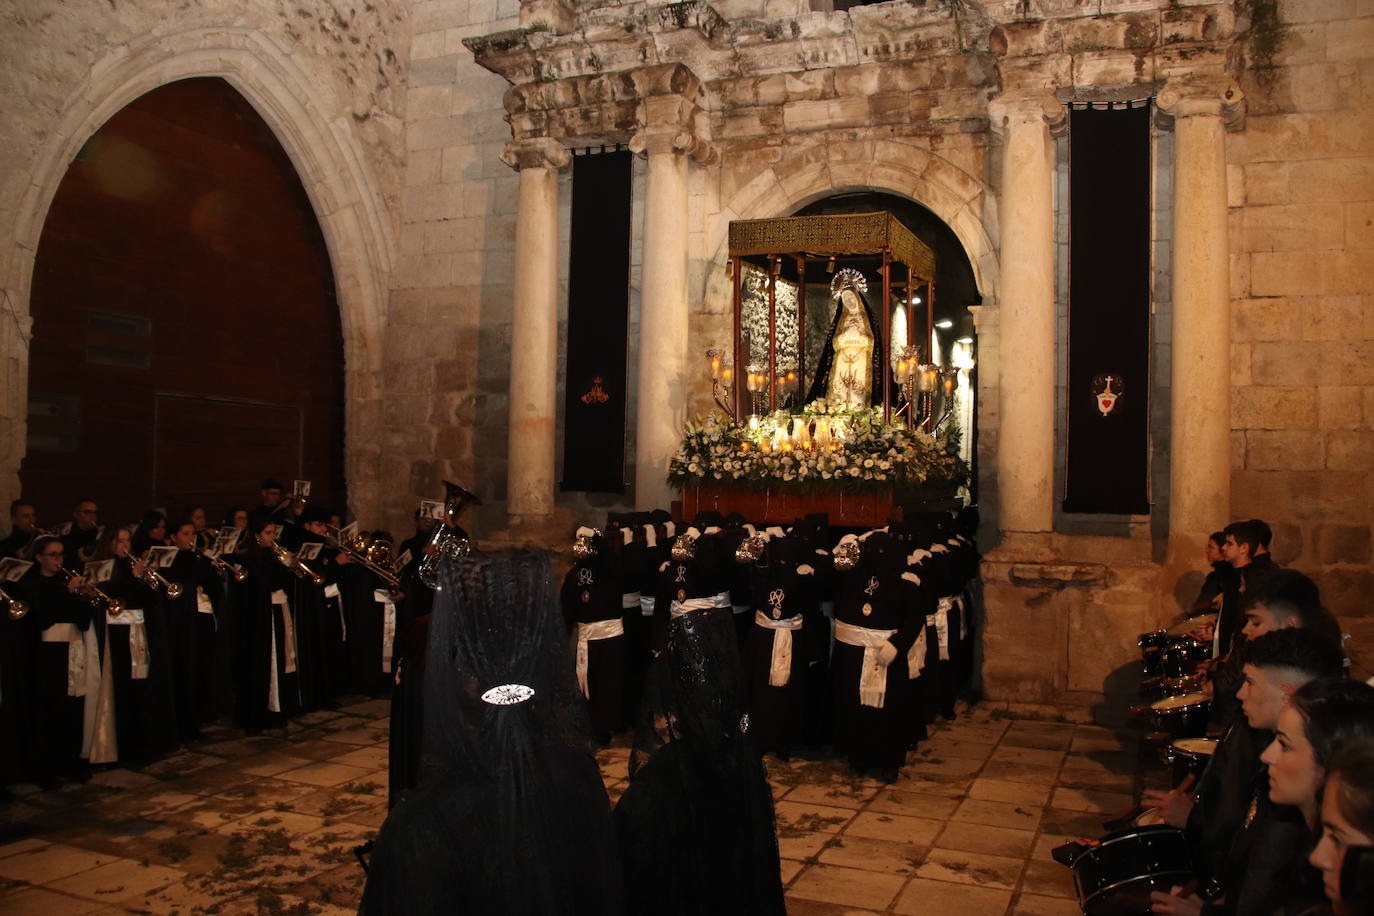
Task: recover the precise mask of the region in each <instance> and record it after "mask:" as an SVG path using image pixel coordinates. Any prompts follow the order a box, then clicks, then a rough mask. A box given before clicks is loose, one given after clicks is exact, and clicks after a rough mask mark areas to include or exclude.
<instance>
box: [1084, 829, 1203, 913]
mask: <svg viewBox="0 0 1374 916" xmlns="http://www.w3.org/2000/svg"><path fill="white" fill-rule="evenodd" d="M1072 869H1073V883H1074V886H1075V887H1076V888H1077V889H1078V900H1079V903H1080V904H1081V905H1082V907H1083V913H1084V916H1127V914H1130V916H1135V914H1140V913H1148V912H1150V892H1151V891H1155V890H1159V891H1165V892H1168V890H1169V889H1170V888H1172V887H1174V886H1175V885H1179V884H1184V883H1186V882H1187V881H1188V880H1190V879H1191V878H1192V876H1193V868H1192V861H1191V857H1190V855H1189V853H1188V841H1187V840H1186V839H1184V836H1183V831H1182V830H1178V829H1176V828H1174V827H1164V826H1158V827H1132V828H1130V829H1128V830H1122V831H1120V832H1118V833H1109V834H1107V835H1106V836H1105V837H1103V838H1102V840H1101V841H1100V842H1099V843H1098V845H1097V846H1093V847H1090V848H1088V849H1087V850H1085V851H1084V852H1082V853H1081V854H1080V855H1079V856H1078V858H1076V859H1074V862H1073V866H1072Z"/></svg>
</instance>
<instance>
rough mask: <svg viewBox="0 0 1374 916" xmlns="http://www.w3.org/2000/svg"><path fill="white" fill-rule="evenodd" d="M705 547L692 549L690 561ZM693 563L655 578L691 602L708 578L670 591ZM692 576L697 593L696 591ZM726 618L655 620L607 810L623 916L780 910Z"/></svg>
mask: <svg viewBox="0 0 1374 916" xmlns="http://www.w3.org/2000/svg"><path fill="white" fill-rule="evenodd" d="M702 540H703V541H705V540H709V539H708V538H703V539H702ZM704 547H706V545H704V544H702V543H701V541H699V542H698V545H697V551H698V558H699V559H702V556H701V555H702V553H703V552H704V551H703V548H704ZM705 552H709V548H707V550H706V551H705ZM705 559H707V562H708V563H709V562H710V559H709V558H705ZM692 565H694V564H692V563H690V562H689V563H679V562H678V561H671V563H670V567H669V569H668V570H667V571H665V575H664V577H663V578H664V579H666V580H667V581H668V582H669V583H670V584H672V585H674V586H677V587H678V588H683V589H684V590H685V591H687V592H688V594H689V597H690V593H691V592H692V591H697V592H699V593H703V592H705V591H708V590H709V589H710V588H713V587H717V584H718V583H713V584H707V583H709V581H710V577H709V574H708V575H705V576H702V575H700V574H698V576H697V577H693V576H692V575H688V576H687V577H686V578H687V580H688V583H687V584H686V586H685V587H684V586H683V584H682V583H679V582H677V578H678V576H677V567H678V566H688V567H690V566H692ZM694 578H696V579H697V582H698V586H701V585H705V588H701V587H698V588H695V589H694V588H693V587H692V580H693V579H694ZM671 594H672V595H674V596H676V595H677V594H678V592H677V591H674V592H672V593H671ZM669 600H670V602H671V601H672V600H676V599H675V598H670V599H669ZM731 618H732V614H731V610H730V608H729V607H723V608H703V609H698V610H690V611H687V612H686V613H679V614H674V615H672V616H665V617H664V618H663V619H660V618H659V617H658V616H657V615H656V616H655V626H656V629H657V635H656V639H657V652H656V654H655V655H654V657H653V661H652V662H651V664H650V668H649V675H648V679H647V681H646V684H645V697H644V706H643V714H642V716H641V719H640V722H639V726H638V729H637V731H636V736H635V748H634V752H633V754H632V756H631V760H630V785H629V787H628V788H627V789H626V790H625V793H624V794H623V795H622V796H621V798H620V801H619V803H618V804H617V805H616V809H615V826H616V833H617V836H618V838H619V842H620V856H621V863H622V868H623V874H624V881H625V911H626V912H627V913H635V914H640V913H657V914H667V916H678V914H681V916H716V914H751V916H753V914H759V916H775V914H778V916H780V914H782V913H785V912H786V908H785V905H784V903H783V895H782V882H781V878H780V874H779V863H778V845H777V839H776V835H775V823H774V814H773V799H772V794H771V791H770V790H769V787H768V781H767V778H766V775H765V773H764V769H763V764H762V761H761V759H760V757H759V753H758V749H757V748H756V747H755V746H754V744H753V742H752V740H751V738H750V733H749V729H750V717H749V716H748V715H747V713H746V691H747V688H746V684H745V679H744V673H743V670H742V667H741V664H740V659H739V650H738V641H737V638H736V636H735V628H734V621H733V620H732V619H731ZM660 624H662V628H661V629H660V628H658V627H659V625H660Z"/></svg>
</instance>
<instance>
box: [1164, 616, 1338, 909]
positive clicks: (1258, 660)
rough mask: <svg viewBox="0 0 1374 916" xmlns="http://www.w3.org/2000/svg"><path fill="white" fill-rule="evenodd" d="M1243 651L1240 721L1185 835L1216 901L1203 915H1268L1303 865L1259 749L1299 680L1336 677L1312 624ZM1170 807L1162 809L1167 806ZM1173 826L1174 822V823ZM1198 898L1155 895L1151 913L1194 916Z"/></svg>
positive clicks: (1331, 650)
mask: <svg viewBox="0 0 1374 916" xmlns="http://www.w3.org/2000/svg"><path fill="white" fill-rule="evenodd" d="M1242 651H1243V655H1242V665H1243V667H1242V670H1243V672H1244V678H1245V681H1244V684H1243V685H1242V686H1241V688H1240V691H1239V700H1240V703H1241V708H1242V709H1243V711H1244V716H1243V718H1242V719H1239V720H1237V722H1236V723H1235V724H1234V725H1233V726H1232V727H1231V729H1230V730H1229V731H1228V732H1227V734H1226V736H1225V737H1224V738H1223V739H1222V742H1221V744H1220V745H1219V746H1218V747H1217V751H1216V753H1215V754H1214V755H1213V758H1212V762H1211V764H1210V766H1209V767H1208V768H1207V771H1206V772H1205V773H1204V774H1203V777H1202V780H1201V782H1200V783H1199V785H1198V792H1197V794H1196V797H1195V798H1196V804H1194V805H1193V806H1192V807H1191V810H1189V811H1188V815H1187V821H1186V832H1187V835H1188V839H1189V842H1190V845H1191V846H1192V847H1193V850H1194V862H1195V864H1196V865H1197V867H1198V879H1199V885H1198V886H1199V887H1201V888H1204V889H1207V890H1208V891H1209V893H1210V894H1211V896H1213V897H1215V900H1214V901H1212V902H1209V903H1207V904H1206V906H1205V910H1206V911H1207V912H1217V913H1235V914H1257V916H1258V914H1268V913H1269V912H1270V909H1269V908H1268V903H1269V902H1271V901H1273V900H1276V899H1279V897H1280V892H1281V888H1280V887H1279V886H1278V885H1277V883H1276V882H1277V881H1279V880H1281V879H1280V876H1281V875H1284V874H1288V873H1290V872H1291V871H1292V870H1293V868H1294V867H1296V866H1297V865H1300V864H1301V861H1302V859H1303V857H1304V856H1305V855H1306V849H1305V847H1304V846H1303V844H1302V843H1301V842H1299V840H1300V839H1302V836H1303V834H1304V828H1303V825H1302V824H1301V819H1300V818H1297V817H1295V816H1294V815H1293V812H1292V811H1291V810H1286V809H1284V808H1283V807H1282V806H1273V805H1270V804H1269V801H1268V786H1269V784H1268V779H1267V774H1266V771H1265V768H1264V766H1263V765H1262V764H1261V763H1260V759H1259V757H1260V753H1261V752H1262V751H1263V750H1264V748H1265V747H1267V746H1268V744H1269V743H1270V742H1271V741H1272V740H1273V734H1274V727H1275V725H1276V724H1277V722H1278V715H1279V712H1280V711H1281V710H1282V709H1283V706H1284V704H1285V703H1286V702H1287V701H1288V700H1289V698H1291V697H1292V696H1293V694H1294V693H1295V692H1296V691H1297V690H1298V689H1299V688H1301V687H1302V686H1303V685H1305V684H1307V683H1309V682H1311V681H1313V680H1315V679H1317V678H1322V677H1332V676H1339V674H1340V672H1341V668H1342V658H1341V652H1340V647H1339V645H1338V644H1336V643H1333V642H1331V641H1330V640H1329V639H1327V638H1326V637H1325V636H1323V635H1322V634H1320V633H1318V632H1316V631H1315V630H1311V629H1299V628H1292V627H1289V628H1284V629H1281V630H1276V631H1274V632H1272V633H1267V634H1264V635H1261V636H1257V637H1256V638H1255V639H1254V640H1252V641H1250V642H1248V643H1247V644H1245V646H1244V648H1243V650H1242ZM1166 810H1167V809H1166ZM1176 826H1177V824H1176ZM1203 909H1204V905H1203V902H1202V900H1201V898H1200V897H1196V896H1194V895H1186V896H1182V897H1175V896H1172V895H1159V899H1158V900H1157V901H1156V905H1155V907H1154V911H1155V912H1163V913H1194V912H1201V911H1203Z"/></svg>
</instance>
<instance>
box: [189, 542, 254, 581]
mask: <svg viewBox="0 0 1374 916" xmlns="http://www.w3.org/2000/svg"><path fill="white" fill-rule="evenodd" d="M196 553H198V554H200V555H201V556H202V557H204V558H205V559H207V560H209V561H210V565H211V566H213V567H215V572H217V573H219V574H220V575H221V576H223V575H230V576H233V577H234V581H235V582H242V581H243V580H244V579H247V578H248V570H246V569H244V568H243V567H242V566H239V565H238V564H237V563H230V562H229V561H228V560H222V559H220V558H219V557H212V556H210V555H209V554H208V553H206V552H205V551H203V550H197V551H196Z"/></svg>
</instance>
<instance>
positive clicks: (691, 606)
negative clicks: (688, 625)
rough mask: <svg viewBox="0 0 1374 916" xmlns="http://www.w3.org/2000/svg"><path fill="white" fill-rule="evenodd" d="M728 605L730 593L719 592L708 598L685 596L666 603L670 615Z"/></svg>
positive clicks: (679, 615)
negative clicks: (668, 603)
mask: <svg viewBox="0 0 1374 916" xmlns="http://www.w3.org/2000/svg"><path fill="white" fill-rule="evenodd" d="M718 607H730V593H729V592H721V593H720V594H719V595H714V596H712V597H710V598H685V599H683V600H682V601H678V600H676V599H674V601H673V603H672V604H670V605H668V614H669V615H670V616H672V617H681V616H682V615H683V614H690V613H692V612H693V611H705V610H710V609H711V608H718Z"/></svg>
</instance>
